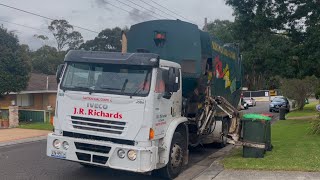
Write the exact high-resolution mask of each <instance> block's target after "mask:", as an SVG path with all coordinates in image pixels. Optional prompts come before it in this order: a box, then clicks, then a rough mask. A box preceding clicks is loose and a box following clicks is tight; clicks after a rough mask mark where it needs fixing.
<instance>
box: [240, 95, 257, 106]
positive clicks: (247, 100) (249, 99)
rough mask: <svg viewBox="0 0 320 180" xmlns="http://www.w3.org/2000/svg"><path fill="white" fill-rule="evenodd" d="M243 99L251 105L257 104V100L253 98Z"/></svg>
mask: <svg viewBox="0 0 320 180" xmlns="http://www.w3.org/2000/svg"><path fill="white" fill-rule="evenodd" d="M243 100H244V101H245V102H246V103H247V104H248V105H249V106H251V107H252V106H256V105H257V102H256V100H255V99H253V98H249V97H245V98H243Z"/></svg>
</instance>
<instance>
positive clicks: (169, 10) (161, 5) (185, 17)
mask: <svg viewBox="0 0 320 180" xmlns="http://www.w3.org/2000/svg"><path fill="white" fill-rule="evenodd" d="M150 1H152V2H153V3H155V4H156V5H158V6H160V7H162V8H164V9H166V10H167V11H169V12H171V13H173V14H175V15H177V16H179V17H181V18H184V19H185V20H188V21H191V22H192V20H190V19H188V18H186V17H184V16H182V15H180V14H178V13H176V12H174V11H172V10H170V9H168V8H167V7H165V6H163V5H161V4H159V3H157V2H155V1H154V0H150Z"/></svg>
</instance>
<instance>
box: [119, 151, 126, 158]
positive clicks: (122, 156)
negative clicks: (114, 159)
mask: <svg viewBox="0 0 320 180" xmlns="http://www.w3.org/2000/svg"><path fill="white" fill-rule="evenodd" d="M117 154H118V157H119V158H121V159H123V158H124V157H125V156H126V152H125V151H124V150H123V149H119V150H118V153H117Z"/></svg>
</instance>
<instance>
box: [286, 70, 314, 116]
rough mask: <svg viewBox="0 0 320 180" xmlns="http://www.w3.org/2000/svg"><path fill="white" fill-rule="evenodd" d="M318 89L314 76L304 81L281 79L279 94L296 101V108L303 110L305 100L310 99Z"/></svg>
mask: <svg viewBox="0 0 320 180" xmlns="http://www.w3.org/2000/svg"><path fill="white" fill-rule="evenodd" d="M318 87H319V80H318V79H317V78H316V77H315V76H308V77H305V78H304V79H283V82H282V85H281V92H282V93H283V95H284V96H286V97H288V98H290V99H294V100H296V101H297V104H298V108H299V109H300V110H302V109H303V107H304V105H305V99H306V98H308V97H310V95H311V94H313V93H314V92H315V91H316V88H318Z"/></svg>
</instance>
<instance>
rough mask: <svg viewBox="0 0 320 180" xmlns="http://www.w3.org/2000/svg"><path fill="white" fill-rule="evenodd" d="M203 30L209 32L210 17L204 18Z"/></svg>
mask: <svg viewBox="0 0 320 180" xmlns="http://www.w3.org/2000/svg"><path fill="white" fill-rule="evenodd" d="M203 31H205V32H208V18H204V26H203Z"/></svg>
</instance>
